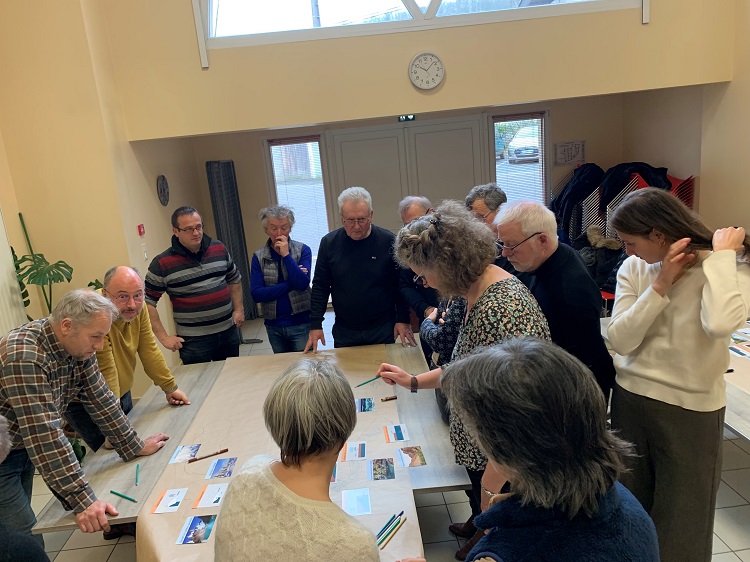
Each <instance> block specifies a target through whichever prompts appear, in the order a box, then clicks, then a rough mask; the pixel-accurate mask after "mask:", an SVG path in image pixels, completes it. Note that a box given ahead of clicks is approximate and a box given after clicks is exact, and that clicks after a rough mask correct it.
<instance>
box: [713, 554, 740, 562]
mask: <svg viewBox="0 0 750 562" xmlns="http://www.w3.org/2000/svg"><path fill="white" fill-rule="evenodd" d="M711 562H740V559H739V557H738V556H737V555H736V554H735V553H734V552H725V553H724V554H715V555H713V556H712V557H711Z"/></svg>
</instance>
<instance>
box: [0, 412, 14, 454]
mask: <svg viewBox="0 0 750 562" xmlns="http://www.w3.org/2000/svg"><path fill="white" fill-rule="evenodd" d="M10 446H11V442H10V429H9V427H8V420H7V419H5V416H0V463H1V462H3V461H4V460H5V457H7V456H8V453H10Z"/></svg>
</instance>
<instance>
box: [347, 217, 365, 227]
mask: <svg viewBox="0 0 750 562" xmlns="http://www.w3.org/2000/svg"><path fill="white" fill-rule="evenodd" d="M341 222H343V223H344V224H345V225H346V226H354V225H355V224H356V225H358V226H364V225H366V224H367V223H368V222H370V217H366V218H363V219H343V218H342V219H341Z"/></svg>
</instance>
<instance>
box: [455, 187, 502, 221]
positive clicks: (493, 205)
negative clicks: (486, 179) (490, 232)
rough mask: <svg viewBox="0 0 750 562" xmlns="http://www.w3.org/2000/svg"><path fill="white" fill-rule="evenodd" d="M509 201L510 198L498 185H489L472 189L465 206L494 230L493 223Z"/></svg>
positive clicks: (465, 200)
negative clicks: (502, 207) (501, 208)
mask: <svg viewBox="0 0 750 562" xmlns="http://www.w3.org/2000/svg"><path fill="white" fill-rule="evenodd" d="M507 201H508V196H507V195H506V194H505V192H504V191H503V190H502V189H500V188H499V187H498V186H497V184H496V183H487V184H484V185H475V186H474V187H472V188H471V190H470V191H469V193H468V194H467V195H466V199H464V204H465V205H466V208H467V209H469V210H470V211H471V212H472V213H474V216H475V217H477V218H478V219H479V220H481V221H483V222H484V224H486V225H487V226H489V227H490V228H492V222H493V221H494V220H495V217H496V216H497V213H498V211H500V207H501V206H502V205H503V204H504V203H507Z"/></svg>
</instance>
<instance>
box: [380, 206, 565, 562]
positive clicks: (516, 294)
mask: <svg viewBox="0 0 750 562" xmlns="http://www.w3.org/2000/svg"><path fill="white" fill-rule="evenodd" d="M395 249H396V256H397V259H398V261H399V262H400V263H401V265H402V266H404V267H408V268H410V269H412V270H413V271H415V272H416V273H417V276H418V277H420V278H421V279H423V282H424V284H425V286H429V287H433V288H435V289H437V290H438V291H439V292H440V293H441V296H443V297H446V298H449V297H463V298H465V299H466V303H467V304H466V313H465V316H464V318H463V323H462V324H461V327H460V331H459V335H458V340H457V342H456V345H455V347H454V349H453V357H452V360H453V361H455V360H457V359H460V358H461V357H464V356H466V355H468V354H469V353H471V352H472V351H474V350H475V349H477V348H478V347H483V346H487V345H493V344H496V343H498V342H501V341H504V340H506V339H509V338H515V337H520V336H536V337H539V338H545V339H549V337H550V335H549V327H548V326H547V321H546V320H545V318H544V315H543V314H542V310H541V309H540V308H539V305H538V304H537V302H536V300H534V297H533V296H532V295H531V293H530V292H529V290H528V289H527V288H526V287H525V286H524V284H523V283H521V282H520V281H519V280H518V279H516V278H515V277H513V276H512V275H511V274H510V273H508V272H506V271H504V270H503V269H501V268H499V267H497V266H496V265H494V264H493V261H494V259H495V256H496V250H495V237H494V235H493V234H492V231H491V230H490V229H488V228H487V227H486V226H485V225H483V224H482V223H481V222H480V221H479V220H477V219H476V218H475V217H473V216H472V214H471V213H470V212H469V211H468V210H467V209H466V208H465V207H464V206H463V205H461V204H460V203H458V202H457V201H445V202H443V203H442V204H441V205H440V206H439V207H438V208H437V210H436V211H435V212H434V213H433V214H432V215H426V216H424V217H421V218H418V219H416V220H414V221H412V222H411V223H409V224H408V225H406V226H405V227H404V228H402V229H401V231H400V232H399V233H398V236H397V237H396V243H395ZM441 373H442V369H441V368H437V369H434V370H432V371H429V372H426V373H420V374H418V375H411V374H409V373H407V372H406V371H404V370H403V369H401V368H400V367H397V366H395V365H389V364H387V363H383V364H382V365H381V366H380V370H379V371H378V374H379V375H381V376H382V377H383V380H384V381H385V382H387V383H389V384H398V385H401V386H404V387H406V388H411V390H412V392H416V391H417V390H418V389H423V388H439V387H440V375H441ZM449 425H450V437H451V443H453V447H454V450H455V454H456V463H458V464H460V465H463V466H464V467H466V470H467V472H468V474H469V478H470V480H471V483H472V489H471V490H470V491H467V492H466V493H467V495H468V496H469V502H470V504H471V512H472V515H471V518H470V519H469V520H468V521H467V522H466V523H454V524H453V525H451V526H450V527H449V530H450V531H451V533H453V534H454V535H456V536H459V537H462V538H467V539H471V540H469V542H467V543H466V544H465V545H464V546H462V547H461V549H460V550H459V551H458V552H457V553H456V557H457V558H458V559H459V560H463V559H464V558H465V557H466V555H467V554H468V552H469V551H470V550H471V548H472V547H473V546H474V544H476V542H477V541H478V540H479V539H480V538H481V537H482V532H481V531H480V530H478V529H477V528H476V527H475V525H474V524H473V519H474V517H475V516H477V515H479V513H480V512H481V500H482V492H481V481H482V475H483V474H484V473H485V467H486V465H487V458H486V457H485V456H484V454H483V453H482V452H481V451H480V449H479V448H478V447H477V446H476V444H475V442H474V440H473V439H472V438H471V437H469V435H468V433H467V432H466V430H465V428H464V426H463V423H462V420H461V416H460V415H457V414H455V413H453V412H451V415H450V417H449ZM488 478H489V479H490V480H491V482H489V484H488V485H489V486H491V487H495V490H496V491H497V490H499V489H500V488H501V487H502V485H503V484H504V481H495V479H494V475H493V474H490V475H489V476H488Z"/></svg>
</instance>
